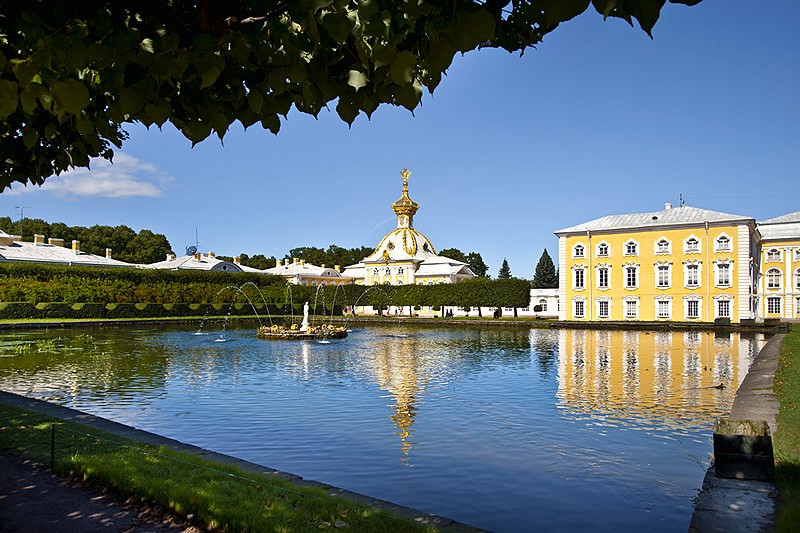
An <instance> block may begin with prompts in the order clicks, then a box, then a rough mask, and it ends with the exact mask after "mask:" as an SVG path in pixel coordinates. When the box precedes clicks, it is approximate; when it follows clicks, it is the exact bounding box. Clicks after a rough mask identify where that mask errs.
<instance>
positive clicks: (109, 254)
mask: <svg viewBox="0 0 800 533" xmlns="http://www.w3.org/2000/svg"><path fill="white" fill-rule="evenodd" d="M106 259H111V248H106Z"/></svg>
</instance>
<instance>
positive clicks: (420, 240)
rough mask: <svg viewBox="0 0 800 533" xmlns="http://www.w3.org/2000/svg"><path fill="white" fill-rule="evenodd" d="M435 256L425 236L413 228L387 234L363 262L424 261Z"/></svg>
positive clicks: (431, 245) (398, 229)
mask: <svg viewBox="0 0 800 533" xmlns="http://www.w3.org/2000/svg"><path fill="white" fill-rule="evenodd" d="M435 255H436V250H435V249H434V248H433V244H431V241H429V240H428V238H427V237H426V236H425V235H423V234H422V233H420V232H419V231H417V230H415V229H413V228H397V229H395V230H393V231H390V232H389V233H387V234H386V236H384V237H383V239H382V240H381V242H380V244H378V246H377V248H375V251H374V252H372V253H371V254H370V255H369V257H367V258H365V259H364V261H403V260H408V259H417V260H420V261H424V260H425V259H427V258H429V257H432V256H435Z"/></svg>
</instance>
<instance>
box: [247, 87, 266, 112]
mask: <svg viewBox="0 0 800 533" xmlns="http://www.w3.org/2000/svg"><path fill="white" fill-rule="evenodd" d="M247 106H248V107H249V108H250V109H251V110H252V111H254V112H256V113H259V112H260V111H261V108H262V107H263V106H264V97H263V96H261V93H260V92H258V91H252V90H251V91H250V92H249V93H248V94H247Z"/></svg>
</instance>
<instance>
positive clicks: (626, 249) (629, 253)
mask: <svg viewBox="0 0 800 533" xmlns="http://www.w3.org/2000/svg"><path fill="white" fill-rule="evenodd" d="M631 248H633V251H630V249H631ZM622 252H623V253H622V255H623V256H625V257H635V256H638V255H639V243H638V242H637V241H635V240H633V239H629V240H628V241H627V242H626V243H625V244H623V245H622Z"/></svg>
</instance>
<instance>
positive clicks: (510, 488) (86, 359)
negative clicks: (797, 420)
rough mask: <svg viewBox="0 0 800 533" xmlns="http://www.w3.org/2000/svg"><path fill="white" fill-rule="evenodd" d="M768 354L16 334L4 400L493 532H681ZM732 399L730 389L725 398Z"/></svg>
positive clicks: (371, 338) (415, 339)
mask: <svg viewBox="0 0 800 533" xmlns="http://www.w3.org/2000/svg"><path fill="white" fill-rule="evenodd" d="M763 342H764V339H763V338H762V337H761V336H753V337H745V336H740V335H738V334H730V335H728V336H723V337H715V336H714V334H709V333H698V332H630V331H624V332H623V331H589V330H539V329H533V330H528V329H511V328H497V327H452V328H419V327H411V326H406V325H404V324H402V322H398V323H397V324H396V325H391V326H381V327H377V326H376V327H363V328H360V329H356V330H355V331H353V332H352V333H351V334H350V336H349V337H348V338H346V339H343V340H340V341H331V342H328V343H320V342H314V341H298V342H287V341H282V342H281V341H262V340H258V339H256V338H255V331H254V329H252V328H249V329H230V328H229V329H228V330H226V331H224V332H206V333H203V334H198V332H197V331H195V330H189V329H186V328H183V329H181V328H171V329H164V328H147V329H143V328H142V329H92V330H87V329H75V330H50V331H46V332H44V331H30V330H28V331H16V332H7V333H4V334H3V336H2V338H0V388H2V389H4V390H8V391H11V392H16V393H19V394H24V395H27V396H31V397H35V398H39V399H44V400H47V401H51V402H54V403H58V404H61V405H66V406H69V407H74V408H76V409H80V410H83V411H87V412H90V413H92V414H96V415H100V416H104V417H107V418H110V419H113V420H116V421H119V422H122V423H125V424H129V425H132V426H135V427H137V428H140V429H145V430H148V431H152V432H155V433H159V434H162V435H166V436H169V437H172V438H175V439H178V440H181V441H184V442H189V443H192V444H196V445H198V446H202V447H205V448H209V449H213V450H216V451H219V452H223V453H227V454H230V455H234V456H237V457H241V458H244V459H247V460H249V461H253V462H256V463H260V464H263V465H266V466H270V467H273V468H278V469H281V470H285V471H288V472H292V473H295V474H298V475H301V476H303V477H305V478H308V479H315V480H318V481H322V482H325V483H330V484H332V485H335V486H339V487H343V488H347V489H349V490H353V491H356V492H361V493H364V494H368V495H370V496H373V497H376V498H381V499H385V500H389V501H392V502H395V503H398V504H401V505H407V506H410V507H414V508H417V509H421V510H424V511H427V512H431V513H436V514H440V515H443V516H447V517H450V518H453V519H455V520H459V521H461V522H465V523H468V524H471V525H474V526H478V527H483V528H486V529H490V530H493V531H520V530H539V529H543V530H578V529H583V530H585V529H592V530H594V531H619V530H620V529H621V528H626V529H629V528H633V529H637V530H641V529H644V528H649V529H654V530H658V531H682V532H684V531H686V529H687V527H688V524H689V520H690V518H691V513H692V498H693V497H694V496H696V494H697V491H698V489H699V488H700V486H701V484H702V479H703V475H704V473H705V469H706V467H707V465H708V460H709V454H710V453H711V433H712V430H713V424H714V420H715V419H716V418H717V417H718V416H722V415H724V414H726V413H727V412H728V411H729V409H730V405H731V403H732V401H733V397H734V393H735V390H736V388H737V387H738V385H739V383H740V382H741V381H742V379H743V378H744V376H745V374H746V373H747V368H748V367H749V365H750V363H751V361H752V359H753V357H754V354H755V353H757V351H758V350H759V349H760V348H761V346H762V345H763ZM720 384H721V385H722V387H721V388H720V387H718V386H719V385H720Z"/></svg>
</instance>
